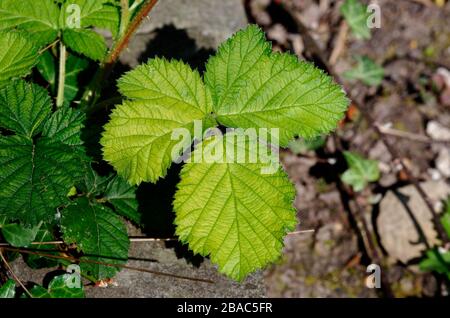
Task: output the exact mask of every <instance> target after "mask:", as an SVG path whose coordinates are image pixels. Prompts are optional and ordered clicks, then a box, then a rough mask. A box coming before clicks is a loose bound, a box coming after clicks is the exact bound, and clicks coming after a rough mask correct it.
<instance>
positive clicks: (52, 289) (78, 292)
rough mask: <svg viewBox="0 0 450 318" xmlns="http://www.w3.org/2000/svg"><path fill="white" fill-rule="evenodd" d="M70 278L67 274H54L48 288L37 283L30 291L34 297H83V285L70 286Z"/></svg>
mask: <svg viewBox="0 0 450 318" xmlns="http://www.w3.org/2000/svg"><path fill="white" fill-rule="evenodd" d="M72 279H73V278H72V276H71V275H69V274H64V275H61V276H56V277H55V278H53V279H52V281H51V282H50V284H49V285H48V289H45V288H44V287H42V286H39V285H37V286H34V287H33V288H32V289H31V290H30V293H31V295H32V296H33V297H34V298H84V290H83V286H82V285H81V286H80V287H76V286H75V287H72V286H71V283H72Z"/></svg>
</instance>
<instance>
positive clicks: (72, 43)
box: [62, 29, 107, 61]
mask: <svg viewBox="0 0 450 318" xmlns="http://www.w3.org/2000/svg"><path fill="white" fill-rule="evenodd" d="M62 38H63V42H64V44H65V45H66V46H67V47H68V48H70V49H72V50H74V51H75V52H77V53H79V54H82V55H84V56H87V57H88V58H90V59H92V60H95V61H101V60H102V59H103V58H104V57H105V54H106V50H107V46H106V43H105V39H104V38H103V37H102V36H101V35H100V34H98V33H96V32H94V31H92V30H88V29H65V30H64V31H63V35H62Z"/></svg>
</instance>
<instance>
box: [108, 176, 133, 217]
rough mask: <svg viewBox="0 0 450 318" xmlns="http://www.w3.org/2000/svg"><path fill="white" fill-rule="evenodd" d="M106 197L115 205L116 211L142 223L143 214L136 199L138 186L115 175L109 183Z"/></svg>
mask: <svg viewBox="0 0 450 318" xmlns="http://www.w3.org/2000/svg"><path fill="white" fill-rule="evenodd" d="M104 199H105V200H107V201H108V202H109V203H111V204H112V205H113V206H114V210H115V211H116V213H118V214H120V215H122V216H124V217H125V218H127V219H129V220H131V221H133V222H135V223H136V224H140V223H141V217H142V215H141V214H140V213H139V212H138V202H137V200H136V187H135V186H132V185H130V184H129V183H128V182H127V181H125V180H124V179H122V178H121V177H120V176H117V175H116V176H115V177H114V178H112V180H111V181H110V182H109V183H108V185H107V186H106V190H105V195H104Z"/></svg>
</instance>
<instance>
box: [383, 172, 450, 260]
mask: <svg viewBox="0 0 450 318" xmlns="http://www.w3.org/2000/svg"><path fill="white" fill-rule="evenodd" d="M422 187H423V189H424V191H425V192H426V193H427V194H428V195H429V197H430V199H431V200H433V201H434V202H435V203H439V201H440V200H444V199H445V198H446V197H447V196H448V195H449V194H450V186H449V185H448V184H447V183H445V182H444V181H438V182H436V181H430V182H426V183H422ZM410 213H411V214H412V215H414V216H415V218H416V219H417V222H418V223H419V224H420V227H421V228H422V230H423V232H424V235H425V236H426V238H427V240H428V242H429V244H430V245H434V244H438V243H439V241H438V238H437V233H436V231H435V229H434V225H433V222H432V216H431V213H430V211H429V210H428V208H427V206H426V204H425V202H424V200H423V199H422V197H421V196H420V195H419V193H418V192H417V190H416V189H415V188H414V186H412V185H410V186H406V187H403V188H400V189H398V191H397V192H396V193H394V192H393V191H389V192H388V193H387V195H386V196H385V197H384V199H383V200H382V201H381V204H380V214H379V216H378V219H377V226H378V232H379V234H380V238H381V243H382V245H383V247H384V248H385V250H386V251H387V253H388V254H389V256H390V257H391V258H393V259H394V260H399V261H401V262H403V263H408V261H410V260H412V259H413V258H416V257H420V256H421V254H422V252H423V251H424V250H425V244H424V243H420V242H419V241H420V240H419V233H418V231H417V229H416V227H415V226H414V223H413V221H412V219H411V217H410Z"/></svg>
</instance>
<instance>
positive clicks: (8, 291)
mask: <svg viewBox="0 0 450 318" xmlns="http://www.w3.org/2000/svg"><path fill="white" fill-rule="evenodd" d="M15 296H16V283H15V282H14V281H13V280H12V279H9V280H8V281H7V282H6V283H5V284H4V285H2V286H1V287H0V298H14V297H15Z"/></svg>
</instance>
